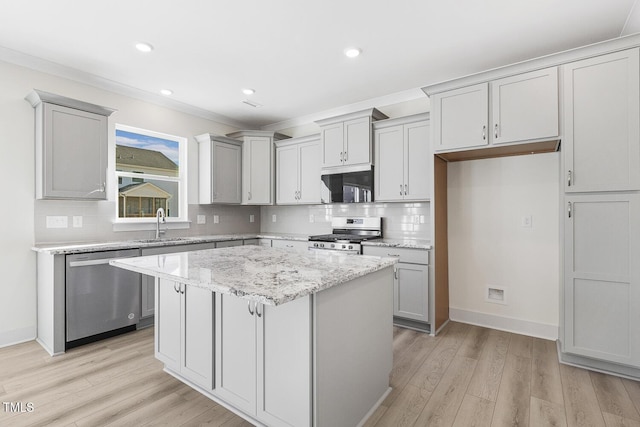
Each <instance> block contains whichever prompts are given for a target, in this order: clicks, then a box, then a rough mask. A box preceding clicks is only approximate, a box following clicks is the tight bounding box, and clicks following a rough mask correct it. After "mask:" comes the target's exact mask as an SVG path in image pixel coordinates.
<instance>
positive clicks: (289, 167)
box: [276, 145, 320, 205]
mask: <svg viewBox="0 0 640 427" xmlns="http://www.w3.org/2000/svg"><path fill="white" fill-rule="evenodd" d="M298 169H299V167H298V146H296V145H290V146H287V147H278V148H276V204H279V205H294V204H296V203H298V199H297V193H298V189H299V186H298ZM319 180H320V177H318V181H319ZM318 185H319V184H318Z"/></svg>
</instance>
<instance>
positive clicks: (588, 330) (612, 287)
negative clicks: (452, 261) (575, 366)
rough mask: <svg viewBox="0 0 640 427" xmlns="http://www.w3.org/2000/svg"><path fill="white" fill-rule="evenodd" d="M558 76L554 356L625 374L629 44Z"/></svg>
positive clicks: (638, 353) (637, 141)
mask: <svg viewBox="0 0 640 427" xmlns="http://www.w3.org/2000/svg"><path fill="white" fill-rule="evenodd" d="M563 78H564V82H563V83H564V86H563V90H564V112H563V117H564V128H565V137H564V139H563V150H562V151H563V172H564V176H563V180H564V184H563V185H564V205H563V216H564V221H563V222H564V288H563V293H562V294H561V299H562V312H563V313H562V317H563V318H562V319H561V322H560V323H561V325H562V326H563V327H561V336H560V340H561V346H562V352H563V354H562V357H563V359H565V360H566V361H569V362H572V361H573V362H575V361H576V360H574V359H573V357H574V356H578V357H580V358H583V359H581V360H578V362H579V363H585V364H587V365H591V366H593V367H596V368H602V366H601V365H599V363H600V362H601V361H605V362H613V363H614V364H619V365H623V366H620V367H619V368H616V370H617V371H618V372H620V373H623V374H625V373H629V372H630V371H629V370H628V368H626V367H634V368H640V262H639V260H640V192H639V190H640V84H639V82H640V60H639V50H638V48H634V49H630V50H625V51H620V52H615V53H611V54H607V55H602V56H597V57H594V58H589V59H585V60H582V61H577V62H573V63H569V64H566V65H564V66H563ZM584 358H587V359H584ZM585 360H586V362H585ZM590 360H591V361H592V362H590ZM625 366H626V367H625Z"/></svg>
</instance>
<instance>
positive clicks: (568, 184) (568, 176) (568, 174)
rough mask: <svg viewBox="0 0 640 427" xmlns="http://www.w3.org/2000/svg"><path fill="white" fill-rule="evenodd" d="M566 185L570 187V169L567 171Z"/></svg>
mask: <svg viewBox="0 0 640 427" xmlns="http://www.w3.org/2000/svg"><path fill="white" fill-rule="evenodd" d="M567 187H571V171H569V172H567Z"/></svg>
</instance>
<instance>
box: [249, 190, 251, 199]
mask: <svg viewBox="0 0 640 427" xmlns="http://www.w3.org/2000/svg"><path fill="white" fill-rule="evenodd" d="M249 200H251V191H249Z"/></svg>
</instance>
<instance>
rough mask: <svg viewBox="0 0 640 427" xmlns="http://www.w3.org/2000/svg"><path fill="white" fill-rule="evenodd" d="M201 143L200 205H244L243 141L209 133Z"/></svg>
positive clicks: (199, 138)
mask: <svg viewBox="0 0 640 427" xmlns="http://www.w3.org/2000/svg"><path fill="white" fill-rule="evenodd" d="M196 141H198V166H199V171H198V201H199V203H200V204H210V203H228V204H240V203H241V202H242V142H240V141H236V140H235V139H231V138H227V137H224V136H220V135H213V134H209V133H206V134H204V135H199V136H196Z"/></svg>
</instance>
